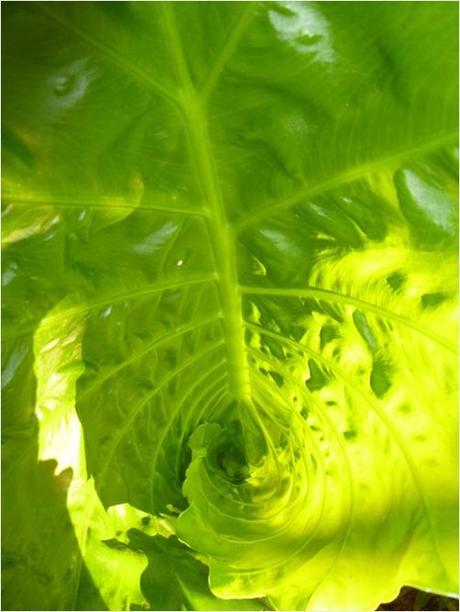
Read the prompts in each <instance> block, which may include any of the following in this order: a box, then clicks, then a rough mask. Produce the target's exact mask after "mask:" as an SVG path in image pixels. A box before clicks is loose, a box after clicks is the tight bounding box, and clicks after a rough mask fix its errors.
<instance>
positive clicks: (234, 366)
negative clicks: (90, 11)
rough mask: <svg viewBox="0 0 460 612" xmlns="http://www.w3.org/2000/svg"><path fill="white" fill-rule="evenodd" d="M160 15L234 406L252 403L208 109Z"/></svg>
mask: <svg viewBox="0 0 460 612" xmlns="http://www.w3.org/2000/svg"><path fill="white" fill-rule="evenodd" d="M161 8H162V15H163V18H164V24H165V29H166V31H167V34H168V40H169V41H170V44H171V51H172V55H173V60H174V63H175V68H176V73H177V77H178V80H179V86H180V92H179V107H180V111H181V115H182V117H183V120H184V127H185V130H186V133H187V136H188V141H189V146H190V152H191V158H192V162H193V164H194V170H195V173H196V179H197V182H198V184H199V186H200V188H201V191H202V193H203V196H204V199H205V208H207V210H208V212H209V216H208V217H206V224H207V227H208V232H209V238H210V243H211V248H212V252H213V256H214V262H215V267H216V272H217V285H218V293H219V298H220V304H221V310H222V313H223V332H224V342H225V347H226V357H227V364H228V374H229V386H230V389H231V394H232V396H233V398H234V399H235V400H238V401H246V402H250V397H251V393H250V382H249V373H248V364H247V355H246V348H245V340H244V326H243V318H242V297H241V292H240V290H239V282H238V269H237V261H236V254H235V249H234V237H233V233H232V231H231V225H230V222H229V220H228V218H227V213H226V209H225V204H224V200H223V195H222V191H221V189H220V185H219V181H218V178H217V171H216V167H215V161H214V157H213V154H212V150H211V142H210V137H209V132H208V125H207V120H206V112H205V105H204V102H203V100H202V99H200V95H199V94H198V92H197V90H196V89H195V86H194V84H193V81H192V78H191V75H190V73H189V70H188V67H187V63H186V60H185V55H184V51H183V48H182V44H181V41H180V38H179V35H178V31H177V26H176V23H175V18H174V12H173V9H172V8H171V5H170V4H162V5H161Z"/></svg>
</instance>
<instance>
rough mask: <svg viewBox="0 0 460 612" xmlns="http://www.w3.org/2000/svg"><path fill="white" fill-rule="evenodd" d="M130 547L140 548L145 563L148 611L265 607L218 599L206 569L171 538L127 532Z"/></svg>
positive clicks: (259, 603)
mask: <svg viewBox="0 0 460 612" xmlns="http://www.w3.org/2000/svg"><path fill="white" fill-rule="evenodd" d="M128 535H129V544H128V546H129V547H130V548H133V549H134V550H137V551H139V550H141V551H143V552H144V553H145V554H146V555H147V557H148V559H149V565H148V567H147V568H146V570H145V571H144V573H143V574H142V578H141V584H142V589H143V591H144V593H145V594H146V597H147V598H148V600H149V603H150V606H151V609H152V610H265V609H266V608H265V607H264V606H263V604H262V603H261V602H258V601H251V600H250V601H239V600H226V599H218V598H217V597H215V596H213V594H212V593H211V592H210V590H209V586H208V568H207V567H206V565H204V564H203V563H201V562H200V561H199V560H197V559H195V558H194V556H193V554H192V553H191V551H190V549H189V548H187V547H186V546H185V545H184V544H181V543H180V542H178V541H177V540H176V539H175V538H173V537H169V538H167V539H165V538H164V537H161V536H153V537H152V536H147V535H145V534H144V533H142V532H141V531H138V530H137V529H131V530H130V531H129V532H128Z"/></svg>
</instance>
